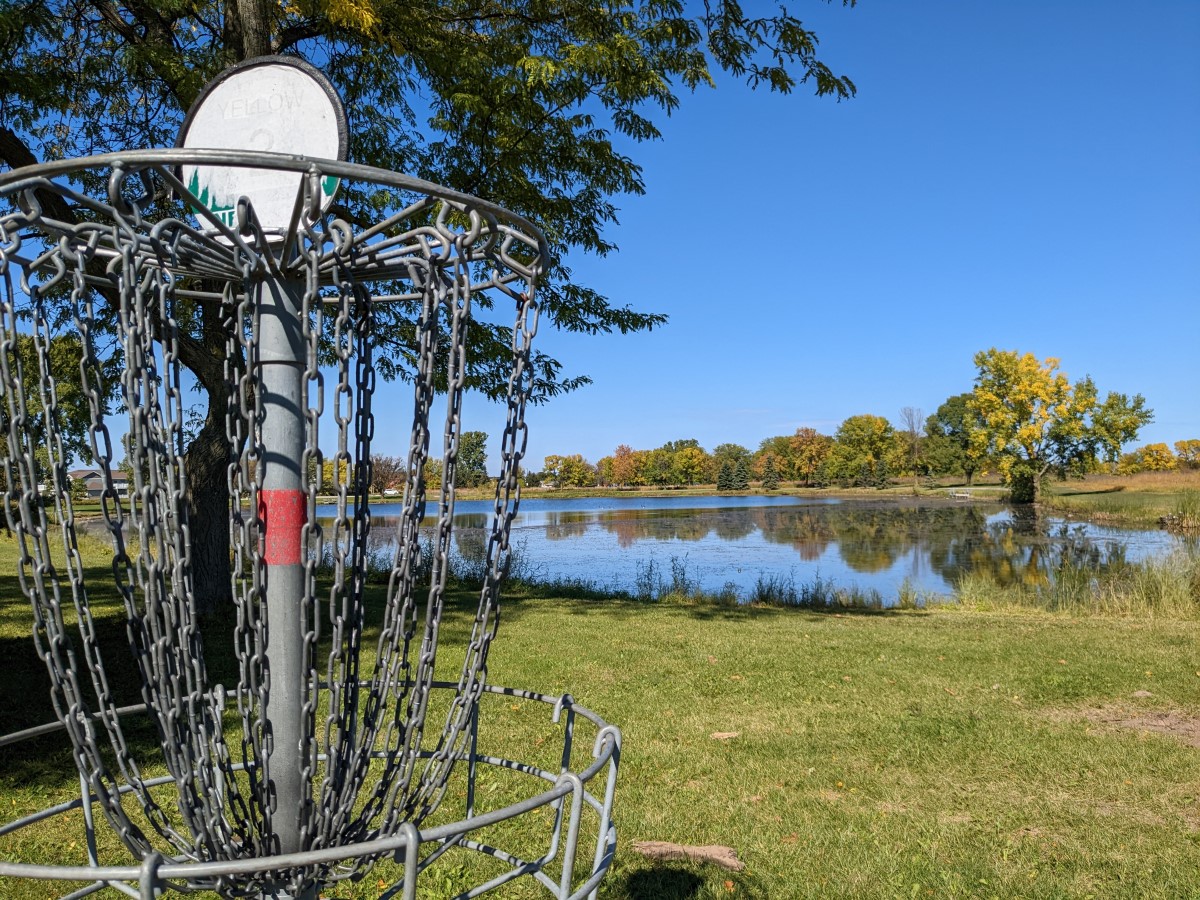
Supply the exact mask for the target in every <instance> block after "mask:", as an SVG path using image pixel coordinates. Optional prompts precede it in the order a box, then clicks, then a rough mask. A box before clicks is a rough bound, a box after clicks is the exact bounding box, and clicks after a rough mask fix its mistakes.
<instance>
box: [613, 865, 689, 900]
mask: <svg viewBox="0 0 1200 900" xmlns="http://www.w3.org/2000/svg"><path fill="white" fill-rule="evenodd" d="M615 886H616V887H617V894H618V896H619V895H620V893H621V889H622V888H623V889H624V894H625V896H626V897H628V898H629V900H692V898H693V897H696V896H697V895H699V893H700V889H701V888H703V887H704V879H703V878H701V877H700V876H699V875H697V874H696V873H695V872H692V871H689V870H688V869H685V868H683V867H681V866H659V867H656V868H653V869H639V870H638V871H636V872H632V873H630V874H629V876H628V877H627V878H626V879H625V881H624V884H621V883H619V882H618V883H617V884H616V885H615Z"/></svg>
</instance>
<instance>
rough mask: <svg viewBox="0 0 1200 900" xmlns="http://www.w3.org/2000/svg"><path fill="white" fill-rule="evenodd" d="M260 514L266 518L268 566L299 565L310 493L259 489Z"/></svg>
mask: <svg viewBox="0 0 1200 900" xmlns="http://www.w3.org/2000/svg"><path fill="white" fill-rule="evenodd" d="M258 517H259V518H260V519H262V521H263V535H264V537H263V562H265V563H266V564H267V565H268V566H295V565H299V564H300V562H301V558H300V557H301V543H302V541H301V538H302V531H303V529H304V524H305V523H306V522H307V521H308V495H307V494H306V493H305V492H304V491H286V490H285V491H259V492H258Z"/></svg>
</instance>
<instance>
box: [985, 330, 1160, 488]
mask: <svg viewBox="0 0 1200 900" xmlns="http://www.w3.org/2000/svg"><path fill="white" fill-rule="evenodd" d="M975 366H976V368H977V369H978V375H977V376H976V379H975V390H974V391H973V392H972V394H971V397H970V399H969V400H968V402H967V406H968V409H969V410H970V411H971V412H972V413H974V414H976V415H977V416H978V417H979V423H980V424H979V425H978V426H977V427H975V428H974V429H973V431H972V433H971V445H972V448H973V450H974V452H975V453H976V454H978V455H990V456H994V457H996V458H997V459H998V460H999V463H1000V467H1001V470H1002V471H1003V472H1004V473H1005V474H1006V475H1007V476H1009V477H1010V479H1012V478H1013V477H1014V473H1018V474H1019V475H1020V478H1021V479H1022V480H1024V481H1028V483H1029V487H1030V490H1031V496H1029V497H1028V498H1027V499H1036V498H1037V494H1038V491H1039V490H1040V483H1041V480H1042V478H1043V477H1044V476H1045V475H1046V474H1047V473H1048V472H1050V471H1051V470H1054V471H1056V472H1057V473H1058V474H1059V475H1060V476H1062V477H1065V476H1066V475H1068V474H1071V473H1072V472H1081V471H1082V470H1083V469H1085V468H1086V467H1087V466H1088V465H1089V464H1091V463H1093V462H1094V461H1095V460H1096V459H1097V458H1098V456H1099V455H1100V454H1104V456H1105V457H1106V458H1108V459H1112V460H1115V459H1116V458H1117V457H1118V456H1119V453H1120V447H1121V445H1122V444H1124V443H1127V442H1129V441H1132V440H1135V439H1136V437H1137V433H1138V431H1139V430H1140V429H1141V427H1142V426H1143V425H1146V424H1147V423H1149V422H1150V421H1151V420H1152V419H1153V416H1154V414H1153V412H1152V411H1151V410H1150V409H1148V408H1147V407H1146V401H1145V398H1144V397H1142V396H1141V395H1140V394H1138V395H1135V396H1134V397H1133V398H1132V399H1130V398H1129V397H1127V396H1126V395H1124V394H1117V393H1110V394H1108V396H1107V397H1106V398H1105V400H1104V402H1103V403H1101V402H1100V401H1099V399H1098V394H1097V391H1096V385H1095V383H1094V382H1093V381H1092V379H1091V378H1087V377H1085V378H1081V379H1080V380H1079V381H1077V382H1076V383H1075V384H1071V382H1070V381H1069V380H1068V378H1067V376H1066V374H1065V373H1063V372H1062V371H1060V370H1059V361H1058V360H1057V359H1055V358H1053V357H1049V358H1047V359H1045V360H1042V361H1039V360H1038V359H1037V357H1035V356H1034V355H1033V354H1032V353H1025V354H1021V353H1018V352H1017V351H1015V350H997V349H996V348H994V347H993V348H992V349H990V350H984V351H980V352H979V353H977V354H975Z"/></svg>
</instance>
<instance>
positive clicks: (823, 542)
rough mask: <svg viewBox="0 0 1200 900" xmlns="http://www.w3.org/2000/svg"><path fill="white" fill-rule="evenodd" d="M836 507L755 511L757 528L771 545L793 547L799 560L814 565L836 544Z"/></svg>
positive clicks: (763, 509) (760, 508) (782, 508)
mask: <svg viewBox="0 0 1200 900" xmlns="http://www.w3.org/2000/svg"><path fill="white" fill-rule="evenodd" d="M837 508H838V507H834V506H796V507H787V506H763V507H759V508H758V509H755V510H752V512H753V513H754V516H753V518H754V524H755V525H756V526H757V527H758V529H759V530H760V531H761V532H762V535H763V537H764V538H766V539H767V540H768V541H770V542H771V543H772V544H790V545H791V546H792V547H795V548H796V552H797V553H798V554H800V558H801V559H803V560H804V561H805V562H812V561H813V560H817V559H820V558H821V555H822V554H823V553H824V552H825V548H826V547H828V546H829V545H830V543H832V542H833V541H836V540H837V533H836V531H835V526H834V525H833V523H832V522H831V520H830V513H831V512H833V511H834V510H835V509H837Z"/></svg>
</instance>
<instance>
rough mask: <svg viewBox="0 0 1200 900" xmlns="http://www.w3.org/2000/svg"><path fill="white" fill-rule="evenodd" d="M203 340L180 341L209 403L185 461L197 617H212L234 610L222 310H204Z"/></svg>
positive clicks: (212, 307)
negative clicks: (230, 553)
mask: <svg viewBox="0 0 1200 900" xmlns="http://www.w3.org/2000/svg"><path fill="white" fill-rule="evenodd" d="M200 316H201V325H200V339H199V340H190V339H188V340H182V341H180V346H179V350H180V359H181V361H182V362H183V363H184V365H186V366H187V367H188V368H189V369H190V370H191V371H192V372H193V373H194V374H195V375H196V378H197V380H199V382H200V384H201V386H202V387H203V390H204V393H205V394H206V395H207V397H208V415H207V417H206V418H205V420H204V426H203V427H202V428H201V429H200V433H199V434H198V435H196V437H195V439H194V440H193V441H192V443H191V444H190V445H189V446H188V448H187V453H186V455H185V457H184V461H183V469H184V477H185V479H186V482H187V496H186V498H185V499H186V501H187V512H188V526H189V528H190V530H191V555H192V585H193V590H194V592H195V602H196V611H197V612H198V613H199V614H200V615H202V616H211V615H213V614H215V613H219V612H221V611H223V610H227V609H230V608H232V600H233V585H232V583H231V580H230V568H229V565H230V560H229V549H230V548H229V484H228V480H227V479H228V473H229V464H230V462H231V461H232V459H233V454H234V453H235V452H236V450H235V448H231V447H230V446H229V442H228V439H227V438H226V434H225V414H226V411H227V409H228V406H229V398H228V395H227V391H228V388H227V387H226V384H225V371H224V368H225V354H226V350H225V341H226V333H225V332H226V323H225V321H224V317H223V313H222V310H221V308H220V306H218V305H217V304H205V305H204V306H202V307H201V310H200Z"/></svg>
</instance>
